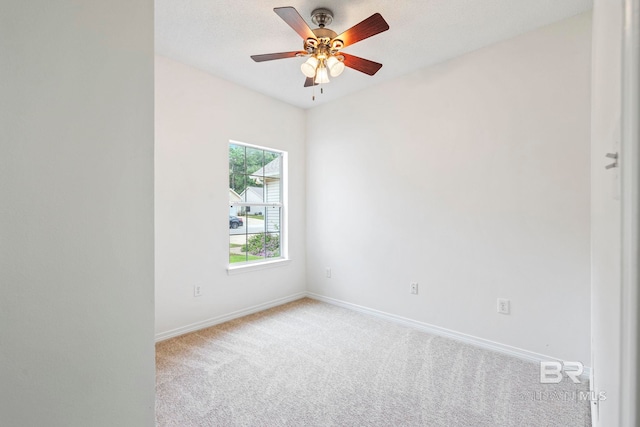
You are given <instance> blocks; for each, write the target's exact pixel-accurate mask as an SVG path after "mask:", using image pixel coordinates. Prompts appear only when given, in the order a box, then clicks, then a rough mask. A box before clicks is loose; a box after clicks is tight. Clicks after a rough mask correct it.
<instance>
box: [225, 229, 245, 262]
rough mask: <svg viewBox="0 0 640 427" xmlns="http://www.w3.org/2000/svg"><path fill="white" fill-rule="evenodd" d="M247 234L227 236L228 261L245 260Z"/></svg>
mask: <svg viewBox="0 0 640 427" xmlns="http://www.w3.org/2000/svg"><path fill="white" fill-rule="evenodd" d="M246 249H247V236H246V235H245V234H240V235H231V236H229V263H234V262H245V261H247V252H246Z"/></svg>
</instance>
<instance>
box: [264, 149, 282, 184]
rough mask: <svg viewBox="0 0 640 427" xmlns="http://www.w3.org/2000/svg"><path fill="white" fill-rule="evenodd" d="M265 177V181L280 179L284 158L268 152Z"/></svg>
mask: <svg viewBox="0 0 640 427" xmlns="http://www.w3.org/2000/svg"><path fill="white" fill-rule="evenodd" d="M265 156H266V158H267V159H269V160H268V161H266V160H265V166H264V177H265V179H279V178H280V177H281V175H282V156H281V155H280V154H278V153H270V152H267V153H266V154H265Z"/></svg>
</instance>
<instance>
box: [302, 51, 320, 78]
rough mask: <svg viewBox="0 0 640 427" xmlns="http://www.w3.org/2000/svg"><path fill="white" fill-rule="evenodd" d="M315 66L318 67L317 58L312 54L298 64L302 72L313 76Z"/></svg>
mask: <svg viewBox="0 0 640 427" xmlns="http://www.w3.org/2000/svg"><path fill="white" fill-rule="evenodd" d="M316 67H318V60H317V59H316V58H315V57H313V56H312V57H311V58H309V59H307V61H306V62H304V63H303V64H302V65H301V66H300V69H301V70H302V74H304V75H305V76H307V77H311V78H313V77H314V76H315V75H316Z"/></svg>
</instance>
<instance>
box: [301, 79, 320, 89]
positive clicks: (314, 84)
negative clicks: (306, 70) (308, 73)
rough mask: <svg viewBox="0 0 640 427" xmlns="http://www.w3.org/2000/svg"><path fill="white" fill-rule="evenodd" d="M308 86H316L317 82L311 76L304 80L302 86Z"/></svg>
mask: <svg viewBox="0 0 640 427" xmlns="http://www.w3.org/2000/svg"><path fill="white" fill-rule="evenodd" d="M310 86H318V83H314V82H313V77H307V80H305V81H304V87H310Z"/></svg>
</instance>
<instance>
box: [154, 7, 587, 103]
mask: <svg viewBox="0 0 640 427" xmlns="http://www.w3.org/2000/svg"><path fill="white" fill-rule="evenodd" d="M280 6H293V7H295V8H296V9H297V10H298V12H299V13H300V15H302V17H303V18H304V19H305V20H306V21H307V23H308V24H309V26H310V27H311V28H315V26H314V25H313V24H311V20H310V15H311V11H312V10H314V9H316V8H319V7H325V8H329V9H331V10H332V11H333V14H334V19H333V23H332V24H331V25H329V26H328V27H329V28H331V29H332V30H334V31H336V32H337V33H338V34H340V33H341V32H343V31H344V30H346V29H348V28H350V27H352V26H353V25H355V24H357V23H358V22H360V21H362V20H363V19H365V18H368V17H369V16H371V15H372V14H373V13H375V12H379V13H381V14H382V16H383V17H384V19H385V20H386V21H387V23H388V24H389V26H390V29H389V30H388V31H386V32H383V33H381V34H378V35H376V36H373V37H371V38H369V39H366V40H363V41H361V42H359V43H357V44H354V45H352V46H348V47H347V48H345V50H344V51H345V52H346V53H350V54H354V55H357V56H360V57H363V58H367V59H370V60H373V61H376V62H380V63H382V64H383V67H382V69H381V70H380V71H379V72H378V73H377V74H376V75H375V76H373V77H370V76H367V75H365V74H363V73H360V72H358V71H355V70H352V69H349V68H347V69H346V70H345V71H344V73H343V74H342V75H341V76H339V77H337V78H332V79H331V83H329V84H326V85H323V86H324V94H323V95H320V94H319V91H318V88H317V87H316V100H315V101H312V100H311V95H312V89H311V88H304V87H303V83H304V80H305V77H304V76H303V75H302V73H301V71H300V64H302V62H304V58H288V59H280V60H275V61H269V62H262V63H257V62H254V61H253V60H251V58H250V57H249V56H250V55H255V54H262V53H273V52H287V51H295V50H300V49H301V48H302V39H301V38H300V36H299V35H298V34H297V33H296V32H295V31H294V30H293V29H292V28H291V27H289V26H288V25H287V24H286V23H285V22H284V21H283V20H282V19H280V17H279V16H278V15H276V14H275V13H274V12H273V8H274V7H280ZM591 7H592V0H414V1H398V0H313V1H309V0H287V1H283V0H275V1H273V0H156V1H155V17H156V29H155V32H156V35H155V43H156V52H157V53H159V54H161V55H164V56H167V57H169V58H172V59H175V60H177V61H180V62H183V63H185V64H189V65H192V66H194V67H197V68H200V69H202V70H205V71H207V72H209V73H211V74H213V75H215V76H218V77H221V78H223V79H226V80H229V81H232V82H235V83H238V84H240V85H242V86H245V87H248V88H251V89H254V90H256V91H258V92H262V93H264V94H266V95H269V96H271V97H273V98H277V99H280V100H282V101H285V102H287V103H289V104H292V105H295V106H298V107H301V108H311V107H314V106H316V105H319V104H321V103H325V102H327V101H330V100H334V99H337V98H339V97H341V96H344V95H346V94H349V93H352V92H355V91H360V90H363V89H366V88H367V87H369V86H371V85H375V84H379V83H380V82H383V81H386V80H389V79H391V78H394V77H397V76H401V75H403V74H407V73H409V72H411V71H414V70H417V69H420V68H423V67H426V66H429V65H432V64H435V63H438V62H442V61H445V60H447V59H450V58H453V57H456V56H459V55H461V54H464V53H466V52H470V51H473V50H476V49H479V48H481V47H484V46H488V45H491V44H493V43H496V42H498V41H501V40H505V39H508V38H511V37H514V36H516V35H518V34H522V33H525V32H527V31H530V30H533V29H535V28H539V27H542V26H544V25H547V24H550V23H552V22H556V21H559V20H562V19H564V18H568V17H571V16H573V15H577V14H579V13H581V12H584V11H587V10H589V9H591Z"/></svg>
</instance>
